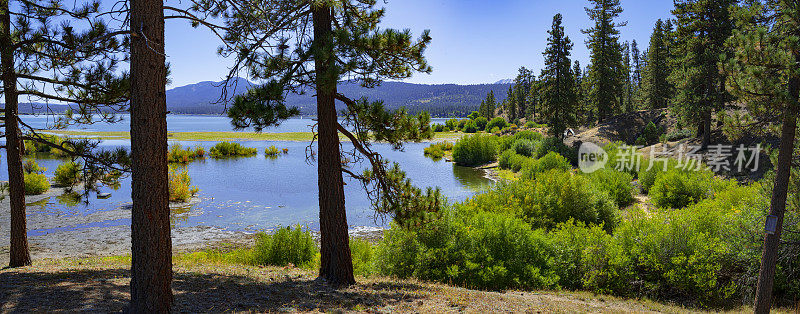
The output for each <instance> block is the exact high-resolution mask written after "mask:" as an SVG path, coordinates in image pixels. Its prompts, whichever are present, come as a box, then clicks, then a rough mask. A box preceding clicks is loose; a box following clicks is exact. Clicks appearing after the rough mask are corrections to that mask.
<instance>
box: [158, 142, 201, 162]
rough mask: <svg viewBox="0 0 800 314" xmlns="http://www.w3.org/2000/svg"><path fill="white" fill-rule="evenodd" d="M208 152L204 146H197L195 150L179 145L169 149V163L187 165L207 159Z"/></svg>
mask: <svg viewBox="0 0 800 314" xmlns="http://www.w3.org/2000/svg"><path fill="white" fill-rule="evenodd" d="M205 155H206V150H205V148H203V147H202V146H197V147H195V148H194V149H192V148H189V147H186V148H184V147H183V145H181V144H179V143H177V144H174V145H172V146H170V147H169V151H168V152H167V162H169V163H180V164H187V163H190V162H192V161H195V160H197V159H202V158H205Z"/></svg>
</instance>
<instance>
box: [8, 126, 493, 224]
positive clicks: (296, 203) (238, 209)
mask: <svg viewBox="0 0 800 314" xmlns="http://www.w3.org/2000/svg"><path fill="white" fill-rule="evenodd" d="M26 118H27V117H26ZM23 119H25V118H23ZM37 119H38V122H33V121H32V122H28V121H26V123H44V122H45V121H46V120H45V119H44V118H41V117H37ZM195 119H196V120H195ZM168 121H169V122H168V123H169V129H170V130H172V131H230V130H231V128H230V125H229V124H227V129H225V128H224V127H225V125H226V123H228V119H227V118H225V117H212V116H170V118H169V119H168ZM310 121H311V120H310V119H290V120H288V121H286V123H284V124H282V126H281V127H279V129H280V130H281V132H292V131H286V130H293V131H296V130H299V129H300V128H302V125H308V124H309V122H310ZM190 126H192V127H190ZM85 130H93V131H127V130H128V126H127V124H125V123H124V124H117V125H114V124H96V125H90V126H87V127H86V129H85ZM306 130H307V129H306ZM301 131H304V130H301ZM171 143H174V142H171ZM240 143H242V144H243V145H245V146H249V147H256V148H257V149H258V151H259V154H258V155H257V156H255V157H250V158H235V159H214V158H206V159H205V160H200V161H195V162H192V163H190V164H189V165H188V166H187V170H188V172H189V175H190V176H191V178H192V184H193V185H195V186H197V187H198V188H199V189H200V192H199V194H198V197H199V199H200V200H199V202H197V203H194V204H191V205H187V206H184V207H182V208H180V209H178V210H175V211H174V214H173V221H174V224H175V227H191V226H210V227H217V228H222V229H225V230H229V231H247V232H252V231H257V230H265V229H271V228H274V227H278V226H287V225H296V224H300V225H304V226H308V227H309V228H311V229H312V230H316V229H318V217H319V207H318V191H317V170H316V163H314V162H308V161H307V160H306V148H307V146H308V144H309V143H307V142H271V141H243V142H240ZM181 144H182V145H184V146H197V145H202V146H203V147H205V148H206V151H208V150H209V149H210V147H211V146H213V145H214V144H215V142H181ZM271 145H275V146H276V147H278V148H279V149H281V148H287V149H288V150H289V153H288V154H286V155H281V156H280V157H278V158H275V159H270V158H267V157H265V156H264V153H263V151H264V148H265V147H268V146H271ZM343 145H344V148H345V149H349V148H352V146H351V145H350V144H349V143H344V144H343ZM102 146H103V147H105V148H113V147H127V148H130V143H129V142H128V141H126V140H108V141H104V142H103V143H102ZM427 146H428V144H426V143H409V144H407V145H406V146H405V149H404V151H394V150H392V149H391V147H389V146H388V145H385V144H376V145H375V146H374V147H375V149H376V150H377V151H378V152H380V153H381V154H382V155H383V156H385V157H386V158H387V159H389V160H391V161H394V162H398V163H399V164H400V166H401V167H402V169H403V170H404V171H406V173H407V175H408V177H409V178H410V179H411V180H412V182H413V183H414V184H415V185H417V186H419V187H422V188H425V187H439V188H441V191H442V195H444V196H446V197H447V198H448V199H449V200H450V201H452V202H455V201H462V200H464V199H466V198H468V197H470V196H471V195H473V194H474V193H475V192H476V191H479V190H480V189H482V188H484V187H486V186H487V185H488V184H490V183H491V181H490V180H488V179H486V178H484V173H483V171H481V170H476V169H473V168H465V167H459V166H455V165H454V164H452V163H448V162H445V161H444V160H440V161H433V160H431V159H429V158H426V157H424V156H423V149H424V148H425V147H427ZM4 161H5V158H4V157H3V159H2V162H1V164H2V166H1V167H0V180H8V179H7V178H8V173H7V170H6V167H5V162H4ZM38 162H39V165H41V166H43V167H46V168H48V169H47V172H46V174H47V175H48V177H50V176H52V175H53V172H54V171H55V169H56V167H57V166H58V165H59V164H60V163H61V162H63V161H62V160H57V159H39V160H38ZM345 178H346V179H345V182H346V184H347V185H346V186H345V193H346V208H347V218H348V223H349V225H350V226H351V228H354V227H385V226H387V224H388V221H382V220H380V219H377V220H376V219H375V217H373V213H374V212H373V211H372V210H371V209H370V203H369V200H368V199H367V197H366V194H365V193H364V191H363V188H362V187H361V184H360V183H359V182H356V181H354V180H350V179H347V176H345ZM101 192H111V197H110V198H108V199H97V198H96V196H95V195H94V194H92V195H90V197H89V198H88V201H89V202H88V204H85V203H82V202H81V203H78V204H75V203H74V202H71V201H69V200H65V199H63V198H59V197H52V198H50V199H47V200H45V201H41V202H37V203H35V204H31V205H29V209H28V210H29V214H30V213H34V212H35V213H37V214H51V215H57V216H65V215H66V216H69V215H89V214H93V213H97V212H99V211H104V210H110V209H117V208H120V207H124V206H127V205H129V204H130V202H131V199H130V178H124V179H123V180H122V181H121V185H120V187H119V189H118V190H111V189H109V188H107V187H102V188H101ZM128 224H130V220H129V219H127V218H125V219H116V220H108V221H102V222H92V223H89V224H86V225H72V226H66V227H65V228H73V229H75V228H88V227H97V226H98V225H99V226H119V225H128ZM53 231H57V230H43V229H31V230H29V234H30V235H32V236H36V235H41V234H45V233H49V232H53Z"/></svg>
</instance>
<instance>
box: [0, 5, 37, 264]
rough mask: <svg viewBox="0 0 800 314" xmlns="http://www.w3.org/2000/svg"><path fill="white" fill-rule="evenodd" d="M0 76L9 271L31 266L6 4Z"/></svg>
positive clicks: (1, 31) (0, 7)
mask: <svg viewBox="0 0 800 314" xmlns="http://www.w3.org/2000/svg"><path fill="white" fill-rule="evenodd" d="M0 10H2V12H0V28H2V29H0V72H2V76H3V94H4V96H5V102H6V104H5V105H6V108H5V125H6V126H5V129H6V160H7V162H8V188H9V196H8V197H9V203H10V204H11V252H10V254H11V256H10V263H9V265H8V266H9V267H21V266H28V265H30V264H31V254H30V252H29V250H28V235H27V222H26V217H25V183H24V182H25V177H24V175H23V172H22V139H21V135H22V134H21V132H20V130H19V125H18V123H17V105H18V103H17V101H18V100H17V96H18V95H17V78H16V72H15V69H14V47H13V42H12V39H11V15H10V14H9V5H8V0H2V1H0Z"/></svg>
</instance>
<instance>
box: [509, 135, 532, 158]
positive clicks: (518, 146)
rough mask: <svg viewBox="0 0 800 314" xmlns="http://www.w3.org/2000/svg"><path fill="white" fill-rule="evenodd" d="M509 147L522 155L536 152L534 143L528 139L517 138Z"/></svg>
mask: <svg viewBox="0 0 800 314" xmlns="http://www.w3.org/2000/svg"><path fill="white" fill-rule="evenodd" d="M511 149H513V150H514V152H516V153H517V154H520V155H522V156H526V157H533V155H534V153H536V144H534V142H533V141H531V140H528V139H519V140H516V141H514V143H513V144H511Z"/></svg>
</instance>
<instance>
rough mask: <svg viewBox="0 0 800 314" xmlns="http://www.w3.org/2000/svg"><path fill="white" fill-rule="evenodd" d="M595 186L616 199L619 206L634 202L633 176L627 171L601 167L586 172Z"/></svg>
mask: <svg viewBox="0 0 800 314" xmlns="http://www.w3.org/2000/svg"><path fill="white" fill-rule="evenodd" d="M586 177H588V178H589V179H590V180H591V181H592V183H593V184H594V186H595V188H597V189H599V190H601V191H605V192H606V193H608V195H609V196H611V198H612V199H614V202H615V203H617V206H618V207H625V206H628V205H631V204H633V184H632V183H631V181H633V176H631V175H630V174H628V173H626V172H620V171H616V170H613V169H605V168H604V169H599V170H597V171H595V172H592V173H589V174H586Z"/></svg>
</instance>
